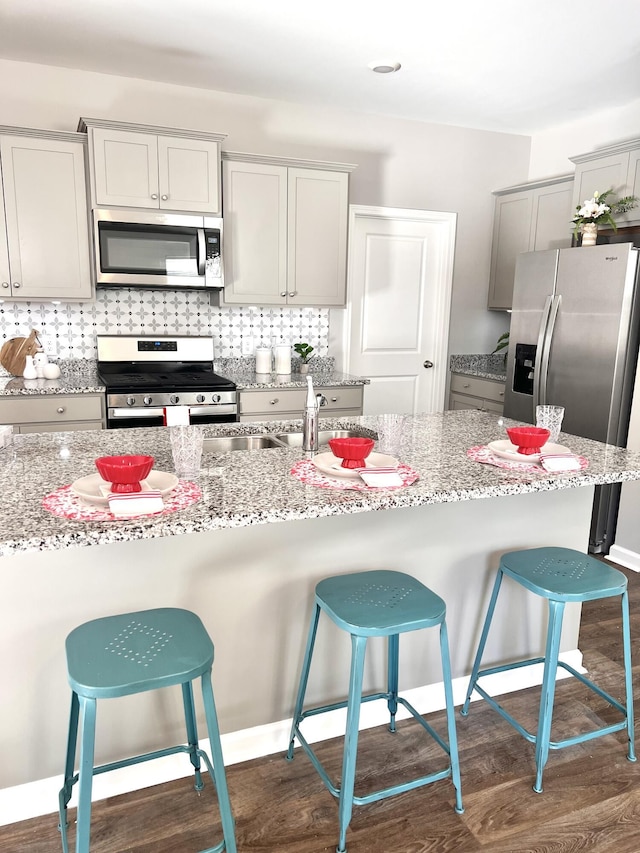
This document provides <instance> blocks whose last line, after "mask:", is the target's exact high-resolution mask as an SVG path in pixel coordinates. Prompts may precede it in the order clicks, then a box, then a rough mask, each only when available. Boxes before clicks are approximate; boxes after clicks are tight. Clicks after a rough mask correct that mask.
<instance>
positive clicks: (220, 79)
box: [0, 0, 640, 134]
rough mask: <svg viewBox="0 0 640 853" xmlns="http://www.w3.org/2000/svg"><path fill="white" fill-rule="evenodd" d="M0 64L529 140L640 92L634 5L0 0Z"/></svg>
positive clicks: (621, 0)
mask: <svg viewBox="0 0 640 853" xmlns="http://www.w3.org/2000/svg"><path fill="white" fill-rule="evenodd" d="M0 58H4V59H13V60H19V61H24V62H36V63H41V64H45V65H58V66H64V67H68V68H80V69H85V70H90V71H100V72H104V73H107V74H117V75H123V76H127V77H139V78H143V79H147V80H156V81H162V82H166V83H177V84H180V85H185V86H197V87H200V88H204V89H217V90H220V91H225V92H233V93H241V94H247V95H257V96H262V97H267V98H277V99H282V100H288V101H294V102H302V103H305V104H316V105H324V106H334V107H338V108H346V109H353V110H362V111H365V112H371V113H378V114H385V115H393V116H399V117H404V118H410V119H417V120H421V121H429V122H437V123H444V124H456V125H462V126H465V127H476V128H482V129H487V130H498V131H508V132H515V133H526V134H530V133H533V132H535V131H539V130H543V129H545V128H548V127H551V126H554V125H558V124H562V123H564V122H567V121H573V120H575V119H578V118H580V117H582V116H585V115H589V114H590V113H594V112H596V111H600V110H603V109H606V108H609V107H616V106H621V105H624V104H627V103H630V102H631V101H635V100H637V99H640V0H615V2H606V0H389V2H384V3H383V2H381V0H319V1H318V0H316V2H314V0H0ZM380 59H382V60H385V59H390V60H397V61H398V62H400V63H402V69H401V70H400V71H399V72H397V73H396V74H387V75H381V74H374V73H373V72H372V71H370V70H369V68H368V67H367V66H368V64H369V63H370V62H372V61H376V60H380Z"/></svg>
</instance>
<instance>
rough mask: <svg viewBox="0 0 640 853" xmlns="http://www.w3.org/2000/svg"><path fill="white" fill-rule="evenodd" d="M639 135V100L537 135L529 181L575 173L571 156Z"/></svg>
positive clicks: (533, 140) (533, 141) (532, 145)
mask: <svg viewBox="0 0 640 853" xmlns="http://www.w3.org/2000/svg"><path fill="white" fill-rule="evenodd" d="M638 136H640V99H639V100H637V101H634V102H633V103H632V104H629V105H628V106H626V107H616V108H612V109H609V110H602V111H601V112H598V113H593V114H592V115H590V116H589V117H588V118H585V119H581V120H580V121H568V122H567V123H566V124H562V125H557V126H556V127H553V128H551V129H550V130H546V131H544V132H542V133H536V134H534V135H533V136H532V137H531V162H530V164H529V178H530V179H531V180H535V179H537V178H546V177H549V176H551V175H558V174H562V173H563V172H572V171H573V169H574V164H573V163H572V162H571V161H570V160H569V157H575V156H576V154H586V153H587V152H588V151H593V150H594V149H595V148H602V146H604V145H611V144H613V143H614V142H621V141H622V140H625V139H633V138H637V137H638ZM601 189H602V190H605V189H607V187H602V188H601Z"/></svg>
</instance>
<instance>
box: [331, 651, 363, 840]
mask: <svg viewBox="0 0 640 853" xmlns="http://www.w3.org/2000/svg"><path fill="white" fill-rule="evenodd" d="M366 648H367V638H366V637H357V636H355V635H354V634H352V635H351V674H350V676H349V697H348V702H347V729H346V732H345V737H344V754H343V758H342V780H341V783H340V802H339V805H338V816H339V821H340V835H339V841H338V846H337V847H336V853H346V849H347V848H346V838H347V829H348V827H349V823H350V822H351V814H352V812H353V791H354V787H355V778H356V755H357V751H358V727H359V724H360V704H361V698H362V678H363V674H364V656H365V651H366Z"/></svg>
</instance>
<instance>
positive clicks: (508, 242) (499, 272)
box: [488, 190, 533, 310]
mask: <svg viewBox="0 0 640 853" xmlns="http://www.w3.org/2000/svg"><path fill="white" fill-rule="evenodd" d="M532 210H533V193H532V191H531V190H525V191H523V192H516V193H511V194H510V195H504V196H498V197H497V198H496V209H495V216H494V221H493V243H492V245H491V274H490V277H489V305H488V307H489V308H500V309H503V310H509V309H510V308H511V301H512V298H513V281H514V277H515V272H516V258H517V257H518V255H519V254H520V253H521V252H528V251H529V239H530V233H531V213H532Z"/></svg>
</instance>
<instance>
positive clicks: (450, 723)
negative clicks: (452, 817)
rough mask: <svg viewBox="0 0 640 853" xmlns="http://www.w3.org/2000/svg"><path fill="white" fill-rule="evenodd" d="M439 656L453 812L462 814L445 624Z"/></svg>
mask: <svg viewBox="0 0 640 853" xmlns="http://www.w3.org/2000/svg"><path fill="white" fill-rule="evenodd" d="M440 655H441V657H442V676H443V680H444V700H445V705H446V709H447V733H448V736H449V760H450V762H451V781H452V782H453V787H454V789H455V792H456V805H455V810H456V812H457V813H458V814H463V812H464V806H463V805H462V782H461V779H460V759H459V757H458V735H457V732H456V720H455V714H454V711H453V688H452V686H451V660H450V657H449V639H448V633H447V623H446V622H445V621H444V620H443V622H442V624H441V625H440Z"/></svg>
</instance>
